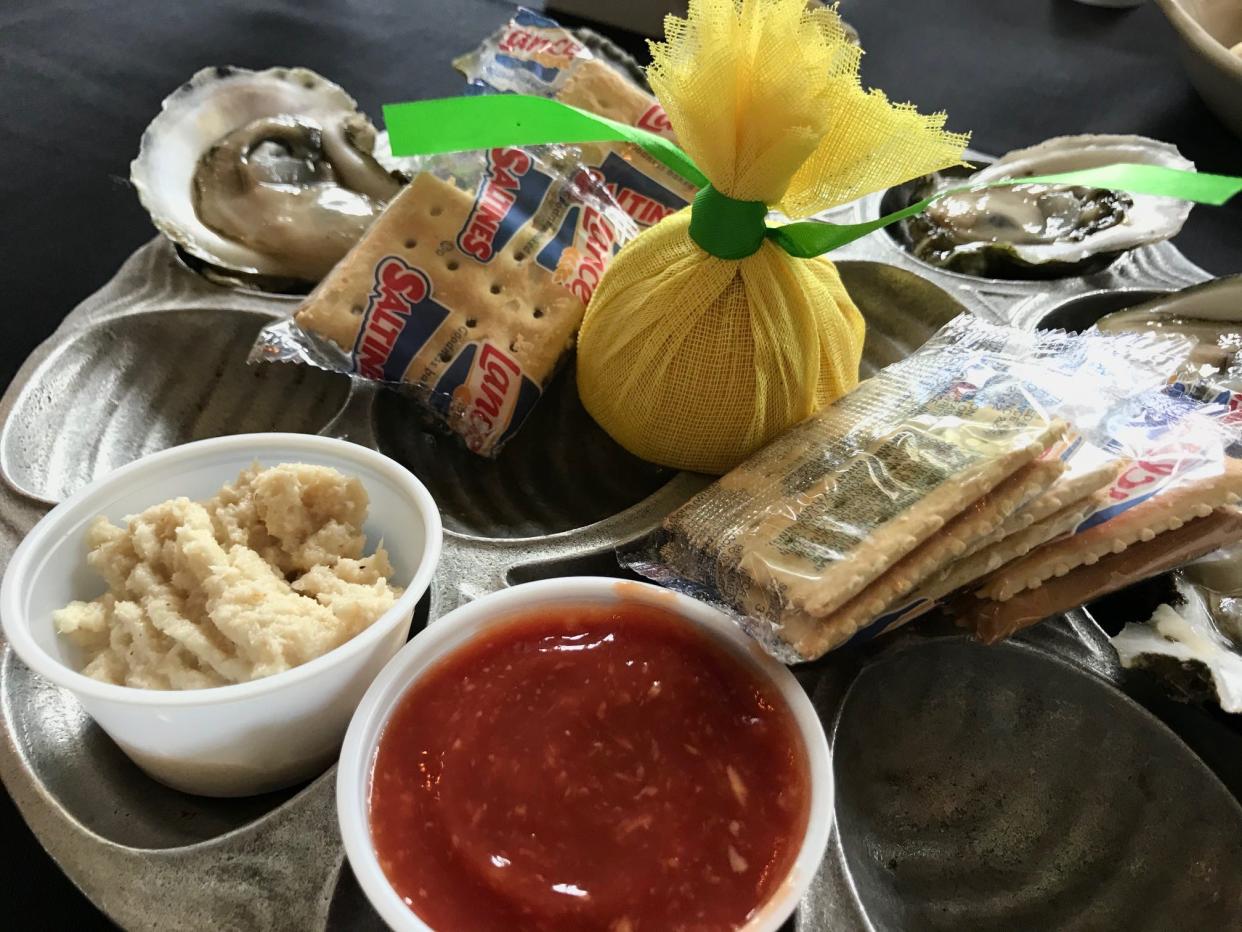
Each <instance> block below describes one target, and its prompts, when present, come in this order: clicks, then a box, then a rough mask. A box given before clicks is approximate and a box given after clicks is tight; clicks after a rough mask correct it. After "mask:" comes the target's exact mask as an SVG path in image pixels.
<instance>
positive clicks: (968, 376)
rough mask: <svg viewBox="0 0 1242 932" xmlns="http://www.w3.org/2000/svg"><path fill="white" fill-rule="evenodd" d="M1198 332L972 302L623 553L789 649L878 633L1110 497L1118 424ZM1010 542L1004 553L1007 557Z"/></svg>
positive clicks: (800, 653) (794, 652)
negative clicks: (1016, 313)
mask: <svg viewBox="0 0 1242 932" xmlns="http://www.w3.org/2000/svg"><path fill="white" fill-rule="evenodd" d="M1188 350H1189V345H1188V343H1187V342H1186V341H1185V340H1183V339H1181V338H1177V337H1169V336H1165V335H1159V334H1152V333H1145V334H1126V335H1104V334H1099V333H1087V334H1081V335H1072V334H1066V333H1063V332H1035V333H1032V332H1025V331H1019V330H1016V329H1013V328H1008V327H1002V326H997V325H993V324H989V323H986V322H984V321H982V320H980V319H978V318H975V317H972V316H969V315H963V316H962V317H959V318H957V319H956V320H954V321H952V322H950V323H949V324H948V325H946V327H944V328H943V329H942V330H941V331H940V332H939V333H938V334H936V335H935V336H934V337H933V338H932V339H931V340H930V341H929V342H928V343H927V344H926V345H925V346H924V347H923V348H922V349H921V350H919V351H918V352H916V353H914V354H913V355H912V356H910V357H909V358H907V359H905V360H902V361H901V362H899V363H896V364H894V365H892V366H890V367H888V368H887V369H884V370H883V371H881V372H880V373H878V374H877V375H876V376H875V377H873V378H871V379H869V380H867V381H865V382H863V383H862V384H860V385H859V386H858V388H856V389H855V390H854V391H853V392H851V393H849V394H848V395H846V396H845V397H844V398H842V399H840V400H839V401H837V402H836V403H834V404H832V405H830V406H829V407H827V408H825V409H823V410H822V411H820V412H818V413H816V414H814V415H812V416H811V417H810V418H809V419H807V420H806V421H804V422H802V423H801V424H799V425H797V426H795V427H793V428H792V429H790V430H788V431H787V432H785V433H784V434H782V435H781V436H780V437H778V438H777V439H776V440H774V441H773V442H772V443H770V444H769V445H767V446H766V447H764V448H763V449H762V450H760V451H759V452H758V453H756V454H755V455H753V456H752V457H750V458H749V459H747V460H746V461H745V462H743V463H742V464H741V465H739V466H738V467H736V468H735V469H734V470H732V471H731V472H729V473H728V474H726V475H725V476H723V477H722V478H721V479H720V480H718V481H717V482H715V483H714V484H713V485H711V486H709V487H708V488H707V489H705V490H704V491H703V492H701V493H699V494H698V495H696V496H695V497H694V498H692V499H691V500H690V501H689V502H687V503H686V504H685V505H684V506H682V507H681V508H680V509H678V510H677V511H675V512H674V513H673V514H671V515H670V516H669V517H668V518H667V519H666V520H665V522H664V524H663V527H662V528H661V530H660V531H659V532H657V534H656V535H654V536H653V537H652V538H650V539H648V540H645V541H643V542H641V543H640V545H638V546H637V547H636V548H635V549H633V550H631V551H630V552H628V553H625V554H623V555H622V557H623V560H624V562H626V563H627V564H628V565H630V566H631V567H633V568H634V569H636V570H637V571H638V572H640V573H642V574H644V575H646V576H648V577H649V578H652V579H654V580H656V581H658V582H661V583H663V584H666V585H670V586H673V587H674V588H679V589H682V590H684V591H688V592H691V593H693V594H695V595H697V596H699V597H702V598H706V599H708V600H709V601H712V602H715V603H717V604H719V605H721V606H722V607H724V608H725V609H726V610H728V611H730V612H731V613H732V614H734V615H735V617H737V618H738V619H739V621H740V622H741V623H742V624H743V626H744V627H746V628H747V629H748V630H749V631H750V632H751V633H752V634H754V635H755V636H756V637H757V638H758V639H759V640H760V641H761V642H762V643H763V644H764V645H765V646H766V647H767V648H768V649H769V650H770V651H771V652H772V653H774V654H775V655H776V656H778V657H780V658H781V659H782V660H785V661H787V662H795V661H800V660H811V659H815V658H817V657H819V656H821V655H822V654H824V653H825V652H827V651H828V650H831V649H832V648H835V647H838V646H840V645H842V644H844V643H846V642H848V641H851V640H853V639H862V638H868V637H872V636H874V635H876V634H879V633H881V632H884V631H887V630H890V629H892V628H894V627H896V626H898V625H900V624H903V623H905V622H906V621H909V620H910V619H911V618H914V617H917V616H918V615H919V614H922V613H923V612H925V611H926V610H927V609H928V608H930V607H931V606H933V605H935V604H937V603H938V602H940V601H942V600H943V599H944V598H945V597H947V596H948V595H949V594H950V593H951V592H953V591H955V590H958V589H960V588H961V587H963V586H969V585H972V584H976V583H977V581H978V580H979V579H980V578H981V577H986V576H987V574H988V573H989V572H990V571H992V570H993V569H994V568H995V567H996V566H997V565H1001V564H1004V563H1009V562H1011V561H1012V560H1013V559H1015V557H1014V556H1013V555H1014V554H1019V555H1024V554H1027V553H1029V552H1036V551H1034V550H1033V548H1036V547H1038V546H1039V545H1041V544H1044V542H1045V541H1048V540H1050V539H1051V538H1054V537H1056V536H1057V535H1058V534H1065V533H1067V532H1068V531H1070V530H1072V529H1073V528H1074V527H1075V526H1076V525H1078V524H1081V523H1082V522H1083V521H1084V520H1086V519H1087V517H1088V516H1089V515H1091V514H1093V513H1095V512H1097V511H1099V510H1101V509H1102V508H1104V507H1106V503H1107V501H1108V497H1107V490H1108V489H1109V488H1111V486H1112V485H1113V484H1114V483H1115V482H1116V481H1118V477H1119V476H1120V475H1121V474H1122V470H1123V469H1124V468H1125V465H1126V463H1127V458H1126V456H1125V455H1124V451H1123V450H1122V449H1121V448H1120V445H1119V443H1118V442H1117V441H1116V440H1115V439H1114V437H1113V436H1112V434H1111V433H1110V431H1112V432H1115V429H1116V422H1117V420H1118V418H1119V417H1121V415H1120V414H1119V412H1123V411H1124V410H1126V405H1127V404H1128V403H1129V402H1130V400H1131V399H1132V398H1133V397H1135V396H1138V395H1144V394H1145V393H1152V392H1159V391H1160V387H1161V385H1162V383H1163V380H1164V378H1165V375H1166V373H1168V372H1170V371H1172V370H1173V369H1174V368H1175V367H1176V365H1177V363H1178V362H1179V361H1180V360H1181V359H1183V358H1184V357H1185V355H1186V353H1187V352H1188ZM997 561H1000V563H999V564H998V563H997Z"/></svg>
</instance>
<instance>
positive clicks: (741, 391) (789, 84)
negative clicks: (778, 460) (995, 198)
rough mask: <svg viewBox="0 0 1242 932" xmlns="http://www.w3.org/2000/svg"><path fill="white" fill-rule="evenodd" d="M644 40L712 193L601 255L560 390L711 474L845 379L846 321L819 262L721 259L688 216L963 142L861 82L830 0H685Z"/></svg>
mask: <svg viewBox="0 0 1242 932" xmlns="http://www.w3.org/2000/svg"><path fill="white" fill-rule="evenodd" d="M651 51H652V65H651V67H650V68H649V69H648V78H649V79H650V82H651V86H652V88H653V89H654V91H655V93H656V96H657V97H658V98H659V100H660V103H661V104H663V106H664V109H665V110H666V111H667V113H668V116H669V120H670V121H671V123H672V126H673V129H674V131H675V132H676V134H677V138H678V140H679V142H680V144H681V147H682V148H683V149H684V150H685V151H686V153H688V154H689V156H690V157H691V158H692V159H693V160H694V162H695V163H696V164H697V165H698V167H699V168H700V169H701V170H702V172H703V174H704V175H706V177H707V178H708V180H709V181H710V182H711V189H712V190H710V191H709V192H708V193H709V194H710V195H711V198H710V199H711V200H712V201H713V202H714V203H713V204H708V205H703V204H700V203H699V202H696V205H697V206H696V207H694V208H687V209H685V210H682V211H680V212H679V213H676V214H674V215H672V216H670V217H668V218H666V219H665V220H663V221H661V222H660V223H659V224H657V225H656V226H654V227H652V228H650V229H648V230H647V231H646V232H644V233H643V234H642V235H640V236H639V237H638V238H637V239H636V240H634V241H633V242H632V243H631V244H629V245H628V246H626V247H625V248H624V249H623V250H622V251H621V253H620V254H619V255H618V256H617V257H616V258H615V259H614V261H613V263H612V265H611V266H610V267H609V269H608V271H607V273H606V274H605V275H604V277H603V280H602V281H601V282H600V285H599V287H598V289H597V290H596V291H595V294H594V296H593V298H592V300H591V303H590V305H589V306H588V308H587V311H586V317H585V320H584V322H583V325H582V331H581V333H580V336H579V343H578V389H579V392H580V394H581V396H582V400H583V403H584V404H585V405H586V408H587V410H588V411H589V412H590V413H591V414H592V416H594V418H595V419H596V420H597V421H598V422H599V423H600V424H601V425H602V426H603V427H604V429H605V430H607V431H608V433H609V434H611V435H612V436H613V437H614V438H615V439H616V440H617V441H618V442H620V443H621V444H622V446H624V447H626V448H627V449H629V450H630V451H632V452H634V453H636V454H637V455H639V456H642V457H644V458H645V459H648V460H652V461H654V462H657V463H662V464H665V465H668V466H676V467H679V468H682V469H690V470H696V471H700V472H708V473H721V472H724V471H726V470H728V469H730V468H732V467H733V466H735V465H736V464H737V463H738V462H740V461H741V460H742V459H744V458H745V457H746V456H748V455H749V454H750V453H752V452H753V451H754V450H756V449H757V448H758V447H760V446H762V445H763V444H764V443H766V442H767V441H768V440H770V439H771V438H772V437H774V436H775V435H776V434H777V433H779V432H780V431H782V430H784V429H785V428H786V427H789V426H790V425H792V424H794V423H797V422H798V421H801V420H803V419H804V418H806V417H807V416H808V415H810V414H811V413H812V412H813V411H815V410H816V409H818V408H820V407H822V406H823V405H825V404H828V403H830V402H831V401H833V400H835V399H836V398H838V397H840V396H841V395H843V394H844V393H846V392H848V391H849V390H850V389H852V388H853V387H854V385H855V384H856V383H857V381H858V363H859V358H860V356H861V353H862V344H863V329H864V328H863V321H862V317H861V315H860V314H859V312H858V308H857V307H855V305H854V303H853V302H852V301H851V300H850V297H849V295H848V294H847V293H846V290H845V288H844V287H843V285H842V284H841V278H840V276H839V275H838V274H837V270H836V267H835V266H834V265H833V264H832V262H830V261H829V260H828V259H826V258H822V257H821V258H813V259H799V258H793V257H791V256H790V255H788V254H787V253H786V252H784V251H783V250H782V249H781V247H779V246H777V245H775V244H774V243H773V242H771V241H770V240H767V239H760V240H759V241H758V248H757V249H755V251H753V252H752V253H750V254H749V255H745V256H744V258H721V257H720V255H714V254H712V253H711V252H708V251H706V250H705V249H704V248H703V246H701V245H700V243H707V244H708V245H711V241H713V240H715V239H718V238H720V236H712V237H705V236H703V235H697V236H695V235H692V231H691V220H692V212H694V211H699V216H698V221H699V226H700V227H701V226H702V225H703V224H704V223H705V222H707V221H709V220H710V221H711V222H713V223H715V224H716V225H717V226H719V225H721V224H723V225H725V226H728V225H730V224H731V223H732V220H731V218H732V217H733V216H734V214H735V212H733V211H730V210H721V209H720V208H721V207H722V202H723V207H725V208H729V207H740V208H742V210H741V214H742V215H744V214H745V213H746V211H745V209H744V208H745V207H746V205H747V203H749V204H751V205H752V206H757V207H758V208H759V217H760V218H761V217H762V214H763V212H764V210H765V208H772V209H775V210H778V211H780V212H781V213H783V214H784V215H785V216H787V217H790V218H794V219H797V218H805V217H808V216H810V215H812V214H815V213H817V212H819V211H822V210H824V209H826V208H828V207H831V206H833V205H836V204H842V203H846V202H848V201H852V200H854V199H856V198H858V197H860V196H862V195H864V194H867V193H869V192H872V191H876V190H879V189H881V188H885V187H889V186H891V185H893V184H896V183H899V182H901V181H904V180H906V179H909V178H912V177H914V176H917V175H921V174H925V173H927V172H931V171H935V170H936V169H939V168H944V167H946V166H948V165H952V164H955V163H957V162H959V161H960V159H961V155H962V150H963V147H964V146H965V144H966V137H965V136H963V135H958V134H953V133H948V132H946V131H945V130H944V121H945V117H944V115H943V114H936V115H930V116H929V115H922V114H919V113H918V112H916V111H915V110H914V108H913V107H911V106H910V105H894V104H892V103H890V102H889V101H888V100H887V98H886V97H885V96H884V95H883V94H882V93H880V92H879V91H870V92H866V91H863V89H862V87H861V86H860V84H859V81H858V62H859V56H860V54H861V53H860V51H859V49H858V48H857V46H855V45H853V44H851V43H850V42H848V41H847V40H846V38H845V33H844V30H843V28H842V24H841V20H840V18H839V17H838V16H837V14H836V12H835V10H830V9H817V10H814V11H808V10H807V9H806V6H805V3H804V0H741V2H736V0H691V2H690V7H689V12H688V14H687V17H686V19H684V20H683V19H679V18H677V17H672V16H670V17H668V18H667V19H666V21H665V40H664V42H662V43H653V44H652V46H651ZM721 195H723V198H722V197H720V196H721ZM699 201H703V197H702V196H701V197H700V199H699ZM736 202H743V203H742V204H741V205H738V204H737V203H736ZM709 209H711V214H710V216H709V215H708V210H709ZM751 219H752V220H754V218H753V216H752V218H751ZM755 222H758V221H755ZM712 232H714V233H715V234H723V238H724V239H726V240H727V239H729V238H730V237H731V236H732V234H733V233H734V232H736V231H732V230H728V229H726V230H723V231H721V230H715V231H712ZM760 233H761V231H760ZM743 239H745V237H743ZM712 248H713V249H714V250H715V251H716V252H717V253H720V252H723V253H725V254H729V250H727V249H717V248H716V247H714V246H713V247H712ZM752 248H753V247H752Z"/></svg>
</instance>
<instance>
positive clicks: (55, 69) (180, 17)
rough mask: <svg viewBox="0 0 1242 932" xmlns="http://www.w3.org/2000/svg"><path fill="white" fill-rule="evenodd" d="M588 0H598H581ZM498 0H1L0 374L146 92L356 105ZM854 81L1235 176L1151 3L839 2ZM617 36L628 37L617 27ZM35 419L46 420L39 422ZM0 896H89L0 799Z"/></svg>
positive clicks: (972, 124) (1211, 220)
mask: <svg viewBox="0 0 1242 932" xmlns="http://www.w3.org/2000/svg"><path fill="white" fill-rule="evenodd" d="M599 2H600V3H601V4H603V3H605V2H607V0H599ZM510 8H511V7H510V5H509V4H506V3H503V2H500V0H448V2H439V3H434V2H429V0H400V2H398V0H301V2H296V3H295V2H290V0H250V2H245V0H215V2H211V3H202V2H195V3H176V2H171V3H170V2H168V0H93V2H86V0H78V2H49V0H5V2H4V3H3V5H2V6H0V128H2V129H3V138H2V139H0V210H2V211H3V213H2V214H0V218H2V219H0V225H2V227H3V243H4V255H3V259H2V260H0V276H2V279H0V280H2V282H3V288H2V289H0V295H3V301H4V311H3V313H2V314H0V384H7V382H8V381H9V379H11V377H12V375H13V373H14V372H15V371H16V370H17V368H18V366H19V365H20V364H21V362H22V360H23V359H24V358H25V357H26V355H27V354H28V353H29V352H30V351H31V350H32V349H33V348H34V347H35V346H36V345H37V344H38V343H39V342H40V341H41V340H43V339H44V338H45V337H46V336H47V335H48V334H50V333H51V332H52V330H53V329H54V328H55V327H56V325H57V323H58V322H59V321H60V319H61V317H63V316H64V314H65V313H67V312H68V311H69V310H70V309H71V308H72V307H73V306H74V305H75V304H76V303H77V302H78V301H79V300H81V299H82V298H84V297H85V296H86V295H88V294H90V293H91V292H92V291H94V290H95V289H96V288H98V287H99V286H100V285H102V284H103V283H104V282H105V281H106V280H107V279H108V278H109V277H110V276H111V275H112V273H113V271H114V270H115V269H116V267H117V266H118V265H119V264H120V263H121V262H122V260H124V259H125V257H126V256H128V255H129V254H130V253H131V252H132V251H133V250H134V249H135V248H137V247H138V246H140V245H141V244H142V243H143V242H144V241H146V240H147V239H148V238H149V237H150V236H151V234H152V230H151V226H150V224H149V222H148V219H147V216H146V214H145V213H144V212H143V210H142V208H141V207H140V206H139V204H138V202H137V199H136V198H135V196H134V194H133V192H132V191H131V190H130V188H129V186H128V183H127V181H126V178H127V176H128V172H129V169H128V166H129V161H130V159H131V158H133V156H134V154H135V153H136V150H137V145H138V138H139V136H140V134H141V133H142V130H143V128H144V127H145V126H146V124H147V122H148V121H149V120H150V119H151V117H152V116H153V115H154V114H155V112H156V111H157V109H158V107H159V103H160V100H161V99H162V98H163V97H164V96H165V95H166V94H167V93H168V92H169V91H171V90H172V89H173V88H174V87H176V86H177V85H178V84H179V83H180V82H181V81H183V80H185V79H186V78H187V77H189V75H190V74H192V73H193V72H194V71H195V70H197V69H198V68H201V67H203V66H205V65H214V64H234V65H242V66H248V67H255V68H261V67H265V66H268V65H273V64H284V65H306V66H308V67H310V68H313V69H315V70H317V71H319V72H321V73H323V74H325V75H327V76H328V77H330V78H332V79H334V80H336V81H338V82H339V83H341V84H342V85H343V86H344V87H345V88H346V89H347V90H349V91H350V92H351V93H352V94H354V95H355V96H356V97H357V98H358V100H359V102H360V103H361V105H362V107H363V108H364V109H365V110H366V111H367V112H369V113H371V114H373V115H378V113H379V107H380V104H381V103H383V102H385V101H392V100H398V99H407V98H416V97H429V96H440V95H447V94H453V93H456V92H457V91H458V90H459V88H460V86H461V84H460V80H459V78H458V77H457V76H456V74H455V73H454V72H453V71H452V69H451V68H450V65H449V61H450V59H451V58H452V57H453V56H454V55H455V54H457V53H458V52H460V51H462V50H464V49H466V48H468V47H469V46H471V45H472V44H474V43H475V42H476V41H478V39H479V38H480V37H481V36H483V35H484V34H485V33H486V32H488V31H489V30H491V29H492V28H494V27H495V26H496V25H498V24H499V23H500V22H502V21H503V20H504V19H505V18H507V13H508V11H509V9H510ZM841 8H842V12H843V13H844V15H845V17H846V18H847V19H848V20H850V21H851V22H852V23H853V24H854V25H855V26H856V27H857V28H858V29H859V31H860V33H861V35H862V40H863V46H864V48H866V49H867V50H868V54H867V56H866V58H865V59H864V66H863V77H864V81H865V83H867V84H870V85H874V86H877V87H882V88H884V89H885V90H886V91H887V92H888V93H889V95H890V97H893V98H896V99H909V100H912V101H914V102H915V103H916V104H918V106H919V107H920V108H921V109H924V110H933V109H935V110H938V109H944V110H947V111H948V112H949V114H950V120H949V125H950V126H951V127H952V128H954V129H971V130H973V131H974V138H973V145H974V147H975V148H976V149H978V150H980V151H983V152H990V153H1000V152H1004V151H1006V150H1008V149H1011V148H1015V147H1018V146H1023V145H1027V144H1030V143H1033V142H1038V141H1040V140H1042V139H1045V138H1047V137H1049V136H1054V135H1058V134H1063V133H1082V132H1122V133H1142V134H1145V135H1150V136H1155V137H1158V138H1161V139H1165V140H1168V141H1171V142H1174V143H1176V144H1177V145H1178V146H1179V147H1180V148H1181V149H1182V151H1183V152H1184V153H1185V154H1186V155H1187V156H1189V157H1190V158H1191V159H1193V160H1194V161H1195V162H1196V163H1197V164H1198V166H1199V167H1200V169H1202V170H1205V171H1216V172H1227V173H1231V174H1242V142H1239V140H1237V139H1235V138H1233V137H1232V136H1230V135H1229V134H1228V132H1227V131H1226V130H1225V129H1224V127H1223V126H1222V125H1221V124H1220V123H1218V122H1217V121H1216V120H1215V118H1214V117H1213V116H1212V115H1211V114H1210V113H1209V112H1208V111H1207V109H1206V108H1205V107H1204V106H1203V104H1202V103H1200V101H1199V99H1198V98H1197V97H1196V96H1195V93H1194V91H1193V90H1192V89H1191V87H1190V86H1189V84H1187V82H1186V80H1185V78H1184V77H1183V74H1182V71H1181V68H1180V67H1179V64H1178V62H1177V59H1176V46H1177V38H1176V36H1175V34H1174V33H1173V31H1172V29H1170V28H1169V26H1168V25H1167V24H1166V23H1165V21H1164V19H1163V17H1162V16H1161V14H1160V12H1159V10H1158V9H1157V8H1156V6H1155V5H1154V4H1152V3H1148V4H1146V5H1144V6H1140V7H1138V8H1136V9H1133V10H1108V9H1099V8H1093V7H1087V6H1083V5H1081V4H1079V3H1076V2H1073V0H1027V2H1024V3H1019V2H1014V0H1009V2H994V0H934V2H932V0H843V2H842V4H841ZM619 38H620V39H621V40H622V42H623V44H626V45H627V46H628V47H630V48H631V49H633V50H634V51H636V52H637V53H639V54H642V52H643V44H642V42H641V40H639V39H637V37H633V36H629V37H627V36H624V35H621V36H619ZM1177 244H1178V245H1179V246H1180V247H1181V249H1182V250H1183V251H1184V252H1185V253H1186V254H1187V255H1188V256H1189V257H1190V258H1191V259H1192V260H1193V261H1195V262H1197V263H1199V264H1200V265H1202V266H1203V267H1204V268H1206V269H1208V270H1209V271H1211V272H1214V273H1217V274H1223V273H1227V272H1236V271H1239V270H1242V198H1239V199H1237V202H1236V203H1235V204H1233V205H1232V206H1230V207H1226V208H1223V209H1212V208H1203V207H1200V208H1196V210H1195V211H1194V213H1193V214H1192V216H1191V219H1190V222H1189V223H1188V224H1187V226H1186V229H1185V230H1184V231H1183V232H1182V233H1181V235H1180V236H1179V237H1178V239H1177ZM49 429H54V425H49ZM0 851H3V859H4V861H5V862H6V863H7V866H8V867H9V870H7V871H6V872H5V873H4V874H3V876H4V878H5V882H4V884H3V885H2V887H0V889H2V890H3V892H2V893H0V914H4V915H6V917H13V916H17V915H26V916H29V917H30V919H32V920H34V919H37V926H36V927H38V928H68V927H73V928H79V929H83V928H91V927H94V926H96V925H103V924H104V923H103V920H102V919H101V917H100V915H99V914H98V913H97V912H96V911H95V910H94V909H93V908H92V907H91V906H90V904H89V903H87V902H86V901H85V899H84V898H83V897H82V896H81V895H80V894H78V893H77V891H76V890H75V889H74V888H73V887H72V885H71V884H70V883H69V882H68V881H67V880H65V879H64V877H63V876H62V875H61V874H60V873H59V871H58V869H57V868H56V866H55V865H54V864H53V863H52V861H51V860H50V859H49V858H48V857H47V856H46V855H45V854H44V853H43V852H42V850H41V849H40V847H39V845H38V843H37V842H36V841H35V839H34V838H33V836H32V835H31V834H30V833H29V831H28V830H27V829H26V828H25V826H24V825H23V823H22V822H21V819H20V816H19V815H18V814H17V812H16V810H15V809H14V807H13V806H12V804H11V803H10V802H9V801H8V799H7V797H5V798H4V799H3V800H2V801H0Z"/></svg>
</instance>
